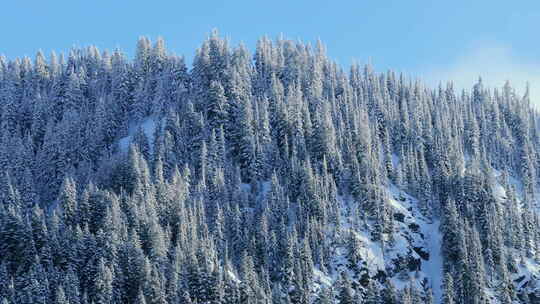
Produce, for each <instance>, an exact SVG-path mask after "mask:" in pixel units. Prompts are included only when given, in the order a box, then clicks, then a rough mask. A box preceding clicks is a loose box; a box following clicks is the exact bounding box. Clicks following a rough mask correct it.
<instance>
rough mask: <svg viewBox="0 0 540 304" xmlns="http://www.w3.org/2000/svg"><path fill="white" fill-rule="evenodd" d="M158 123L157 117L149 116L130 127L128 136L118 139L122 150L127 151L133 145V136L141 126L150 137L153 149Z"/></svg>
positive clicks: (149, 140)
mask: <svg viewBox="0 0 540 304" xmlns="http://www.w3.org/2000/svg"><path fill="white" fill-rule="evenodd" d="M157 125H158V123H157V121H156V119H155V118H152V117H148V118H146V119H145V120H143V121H142V122H141V123H139V124H136V125H134V126H132V127H130V128H129V132H128V136H126V137H123V138H121V139H120V140H119V141H118V145H119V147H120V150H121V151H122V152H127V151H128V150H129V146H130V145H131V142H132V141H133V137H134V136H135V133H136V132H137V130H139V128H141V129H142V131H143V132H144V134H145V135H146V137H147V138H148V142H149V144H150V150H151V151H152V149H153V143H154V134H155V132H156V127H157Z"/></svg>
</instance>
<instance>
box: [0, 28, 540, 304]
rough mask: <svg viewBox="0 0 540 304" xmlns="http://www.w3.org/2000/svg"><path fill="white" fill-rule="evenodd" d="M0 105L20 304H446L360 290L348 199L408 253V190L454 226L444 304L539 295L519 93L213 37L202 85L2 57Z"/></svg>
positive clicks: (12, 263)
mask: <svg viewBox="0 0 540 304" xmlns="http://www.w3.org/2000/svg"><path fill="white" fill-rule="evenodd" d="M0 109H1V113H0V119H1V120H0V124H1V128H0V173H1V174H0V201H1V203H0V299H2V301H3V302H2V303H57V304H64V303H70V304H79V303H80V304H83V303H96V304H98V303H100V304H102V303H138V304H140V303H156V304H157V303H216V304H217V303H336V302H337V303H343V304H348V303H370V304H371V303H403V304H406V303H407V304H408V303H433V302H434V301H436V302H439V301H440V300H441V299H434V298H433V294H432V292H431V289H430V287H429V286H428V285H426V287H425V288H419V287H418V284H412V283H411V284H405V286H406V287H404V288H396V287H395V286H394V284H393V283H392V279H393V278H394V277H395V275H394V274H393V273H391V272H390V271H387V272H386V273H385V275H383V276H378V277H370V276H368V277H367V278H365V277H363V278H360V276H359V275H358V274H359V273H360V272H361V268H362V256H361V253H360V249H361V248H362V246H364V244H362V242H360V241H359V240H358V239H357V238H355V236H354V234H353V233H352V232H351V231H349V230H350V229H346V228H344V225H341V224H340V223H341V222H342V221H343V213H342V212H341V209H342V207H343V203H344V202H345V203H346V204H348V206H349V207H350V208H351V209H354V210H356V213H355V214H353V215H352V217H354V218H355V219H356V220H357V221H358V222H359V223H361V224H359V225H358V226H357V227H353V228H354V229H358V230H361V231H367V232H369V234H370V237H371V240H372V241H374V242H378V243H380V244H384V246H388V247H391V246H393V242H392V240H393V237H394V234H395V233H396V223H395V221H396V216H395V214H394V212H395V210H394V209H393V207H392V205H390V204H389V201H388V191H387V189H388V188H389V187H391V186H396V187H398V188H399V189H401V190H402V191H405V192H406V193H408V194H410V195H412V196H414V197H415V198H416V199H417V204H418V208H419V210H420V211H421V215H419V216H423V217H425V218H428V219H432V220H438V219H440V221H441V233H442V236H443V248H442V253H443V257H444V269H443V271H444V280H443V281H444V286H443V289H444V294H443V298H442V301H443V303H445V304H453V303H475V304H476V303H489V302H490V301H491V300H490V298H489V296H490V294H493V295H494V296H495V297H496V298H497V299H498V300H499V301H500V303H516V302H518V303H534V301H535V299H536V300H538V298H536V297H535V293H534V292H533V291H534V288H533V287H534V286H533V284H534V283H535V282H532V281H531V282H530V284H529V286H528V287H527V288H518V285H517V284H516V283H515V282H514V276H513V275H514V274H515V273H517V272H518V269H519V268H520V267H524V266H523V265H525V264H526V263H537V262H540V229H539V218H538V213H537V209H536V208H537V204H536V201H537V195H538V194H537V193H536V189H537V186H538V180H539V178H540V170H538V168H539V161H540V155H539V152H540V151H539V149H538V147H540V142H539V141H540V138H539V133H538V132H539V130H540V128H539V121H538V117H537V116H538V112H537V111H536V110H534V109H533V108H531V106H530V101H529V95H528V91H527V92H525V94H524V95H523V96H518V95H517V93H516V92H515V91H514V90H513V89H512V88H511V86H510V85H509V84H506V85H505V86H504V87H503V88H501V89H494V90H491V89H486V88H484V86H483V84H482V81H481V80H479V81H478V82H477V83H476V84H474V86H473V88H472V90H471V91H470V92H468V91H461V92H458V91H457V90H455V89H454V88H453V86H452V84H451V83H449V84H447V85H446V86H439V87H438V88H434V89H433V88H428V87H426V86H424V84H422V83H421V82H419V81H414V80H411V79H408V78H405V77H404V76H402V75H397V74H395V73H394V72H392V71H389V72H387V73H377V72H375V71H374V70H373V69H372V67H371V66H369V65H366V66H364V67H361V66H359V65H356V64H355V65H352V67H351V68H350V71H344V70H343V69H342V68H341V67H340V66H338V65H337V64H336V63H334V62H333V61H331V60H330V59H328V58H327V56H326V54H325V48H324V46H323V45H322V44H321V43H320V42H318V43H317V44H316V45H315V47H312V46H310V45H306V44H303V43H300V42H295V41H290V40H285V39H281V38H280V39H277V40H275V41H270V40H269V39H267V38H262V39H260V40H259V42H258V44H257V47H256V50H255V53H254V54H253V55H252V54H250V53H249V51H248V50H247V49H246V48H245V47H244V46H242V45H240V46H238V47H234V48H233V47H231V46H230V45H229V44H228V41H227V40H225V39H222V38H220V37H219V36H218V35H217V33H212V34H211V35H210V36H209V37H208V38H207V39H206V40H205V41H204V42H203V44H202V46H201V47H200V48H199V49H197V52H196V56H195V59H194V62H193V66H192V67H191V68H189V67H188V66H187V65H186V63H185V62H184V59H183V58H182V57H178V56H175V55H172V54H170V53H169V52H168V51H167V50H166V48H165V45H164V42H163V40H161V39H158V40H157V41H156V42H155V43H154V44H152V43H151V42H150V41H149V40H148V39H147V38H141V39H140V40H139V41H138V44H137V50H136V55H135V58H134V59H133V60H129V59H127V58H126V56H125V55H124V54H123V53H121V52H120V51H119V50H115V51H113V52H107V51H104V52H100V51H98V50H97V48H96V47H89V48H87V49H74V50H71V51H70V52H69V55H68V56H66V57H64V56H63V55H60V56H57V55H55V54H54V53H53V54H51V55H50V56H49V57H48V59H45V56H44V55H43V54H42V53H38V54H37V55H36V56H35V58H34V59H33V60H31V59H30V58H22V59H20V58H18V59H14V60H7V59H5V58H3V57H0ZM148 120H150V121H152V122H153V123H154V124H155V131H154V132H152V134H148V132H147V131H146V130H145V129H143V128H142V127H141V125H142V123H143V122H145V121H148ZM128 136H129V137H128ZM122 138H124V139H125V138H129V139H130V145H129V147H128V149H127V150H124V149H123V147H122V146H121V145H120V144H119V143H120V139H122ZM495 184H500V185H502V188H503V189H504V190H505V196H504V198H503V199H500V198H498V197H497V194H496V193H495V190H496V189H495V187H494V186H493V185H495ZM345 198H347V199H345ZM434 233H436V232H434ZM336 244H345V248H347V257H348V262H349V266H348V267H349V269H350V271H346V272H341V273H337V271H336V269H335V265H333V263H331V261H332V256H333V254H334V251H333V248H335V246H336ZM315 271H320V272H322V273H324V274H326V275H328V276H330V277H334V278H335V280H334V281H333V282H332V284H331V286H323V288H321V290H319V289H315V288H314V287H315V286H317V285H316V284H314V278H315ZM488 291H489V292H488Z"/></svg>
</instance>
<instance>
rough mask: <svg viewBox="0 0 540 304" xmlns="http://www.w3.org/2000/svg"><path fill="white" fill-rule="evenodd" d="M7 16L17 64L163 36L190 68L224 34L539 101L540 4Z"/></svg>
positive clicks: (281, 4)
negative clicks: (480, 82) (508, 89)
mask: <svg viewBox="0 0 540 304" xmlns="http://www.w3.org/2000/svg"><path fill="white" fill-rule="evenodd" d="M336 2H337V3H338V4H335V3H336ZM1 11H2V12H0V29H1V30H0V33H2V35H1V37H2V42H1V43H0V54H4V55H5V56H7V57H8V58H14V57H18V56H24V55H27V56H31V57H33V56H34V54H35V53H36V51H37V50H39V49H41V50H43V51H44V52H45V53H46V54H48V53H50V51H51V50H56V51H57V52H61V51H64V52H65V51H67V50H68V49H69V48H70V47H72V46H87V45H90V44H94V45H96V46H98V48H100V49H112V48H115V47H120V48H121V49H122V50H124V51H125V52H126V53H128V54H129V55H131V54H133V51H134V48H135V45H136V40H137V38H138V37H139V36H141V35H146V36H149V37H150V38H152V39H155V38H156V37H157V36H162V37H163V38H164V39H165V42H166V45H167V48H168V49H169V50H170V51H172V52H174V53H176V54H182V55H185V56H186V58H187V59H188V61H189V60H190V59H191V58H192V57H193V53H194V50H195V48H196V47H198V46H199V45H200V43H201V41H202V40H203V39H204V38H205V37H206V36H207V35H208V33H209V32H210V31H211V30H212V29H213V28H218V29H219V31H220V33H221V34H222V35H223V36H226V37H230V40H231V42H232V43H233V44H236V43H238V42H240V41H242V42H244V43H245V44H246V45H247V46H248V47H249V48H250V49H253V47H254V45H255V42H256V40H257V39H258V38H259V37H260V36H262V35H267V36H269V37H272V38H273V37H276V36H278V35H279V34H281V33H282V34H283V35H284V36H285V37H287V38H292V39H301V40H303V41H315V40H316V39H317V38H320V39H321V40H322V41H323V42H324V43H325V44H326V46H327V49H328V54H329V55H330V56H331V57H332V58H334V59H335V60H336V61H338V62H339V63H340V64H342V65H344V66H348V65H349V64H350V63H351V62H352V61H353V60H356V61H358V62H366V61H371V62H372V63H373V64H374V66H375V68H376V69H377V70H380V71H382V70H386V69H388V68H391V69H394V70H396V71H400V72H401V71H403V72H405V73H407V74H408V75H410V76H413V77H420V78H423V79H425V80H426V81H427V82H428V83H432V84H435V83H437V82H439V81H444V80H447V79H449V78H452V79H454V80H455V82H456V83H457V84H458V86H466V85H467V86H468V84H469V83H470V82H471V81H473V80H474V79H475V78H477V76H478V74H481V75H482V76H483V78H484V79H485V81H486V82H487V83H488V84H490V85H496V86H498V85H501V84H502V82H503V81H504V80H505V79H511V80H512V79H514V80H515V81H514V82H515V84H516V87H518V88H521V87H523V84H524V83H525V81H527V80H528V81H530V82H531V86H532V87H533V90H534V92H533V94H534V96H536V95H538V96H539V97H540V57H539V56H538V55H539V54H540V39H539V38H538V28H539V27H540V1H538V0H530V1H513V2H508V1H495V0H494V1H470V0H468V1H464V0H454V1H414V0H408V1H393V0H387V1H362V0H356V1H316V0H310V1H308V0H297V1H282V0H273V1H264V2H263V1H244V0H235V1H137V0H132V1H122V0H118V1H110V0H109V1H104V0H93V1H77V0H71V1H67V0H65V1H64V0H62V1H61V0H56V1H6V3H3V4H2V10H1ZM537 91H538V93H537ZM539 103H540V101H539Z"/></svg>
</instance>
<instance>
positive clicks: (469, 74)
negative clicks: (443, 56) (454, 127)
mask: <svg viewBox="0 0 540 304" xmlns="http://www.w3.org/2000/svg"><path fill="white" fill-rule="evenodd" d="M424 76H425V77H426V81H427V82H428V83H431V84H438V83H440V82H443V83H445V82H447V81H453V82H454V84H455V87H456V88H459V89H462V88H464V89H467V90H470V88H471V87H472V86H473V85H474V83H476V81H477V80H478V77H479V76H481V77H482V81H483V82H484V84H485V85H486V86H488V87H491V88H494V87H502V86H503V85H504V83H505V82H506V80H509V81H510V83H511V85H512V86H513V87H514V88H515V89H516V91H517V93H518V94H519V95H522V94H523V93H524V92H525V86H526V83H527V82H528V83H529V85H530V96H531V104H534V105H535V106H536V107H537V108H540V64H539V63H534V62H527V60H525V59H523V58H520V57H519V56H516V55H515V54H513V53H512V49H511V48H509V47H506V46H500V45H491V46H481V47H476V48H471V49H469V50H467V51H466V52H465V53H464V55H462V56H459V57H458V58H457V60H455V61H454V62H453V63H450V64H448V65H444V66H439V67H436V68H432V69H429V70H427V71H426V73H425V74H424Z"/></svg>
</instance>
